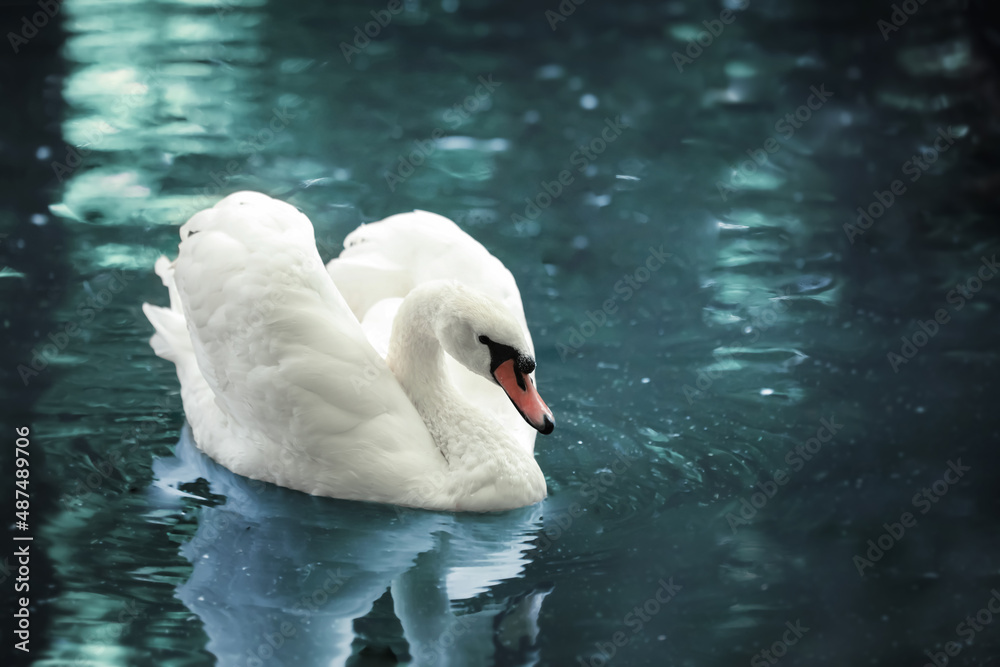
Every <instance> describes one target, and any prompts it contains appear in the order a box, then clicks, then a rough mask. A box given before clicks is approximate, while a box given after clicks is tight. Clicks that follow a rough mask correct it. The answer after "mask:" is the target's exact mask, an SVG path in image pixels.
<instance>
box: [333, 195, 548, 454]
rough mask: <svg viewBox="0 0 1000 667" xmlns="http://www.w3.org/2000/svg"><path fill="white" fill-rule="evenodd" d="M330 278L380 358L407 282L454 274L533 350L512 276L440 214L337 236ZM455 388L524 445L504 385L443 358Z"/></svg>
mask: <svg viewBox="0 0 1000 667" xmlns="http://www.w3.org/2000/svg"><path fill="white" fill-rule="evenodd" d="M327 269H328V271H329V272H330V275H331V276H332V277H333V282H334V283H335V284H336V285H337V288H338V289H339V290H340V292H341V294H343V296H344V298H345V300H346V301H347V303H348V305H349V306H350V308H351V310H352V312H354V314H355V315H356V316H357V318H358V319H359V320H360V321H361V323H362V325H363V327H364V332H365V333H366V335H367V336H368V339H369V340H370V341H371V343H372V345H373V346H374V347H375V348H376V349H377V350H378V351H379V353H380V354H381V355H382V356H383V357H384V356H385V353H386V351H387V348H388V340H389V333H390V331H391V329H392V322H393V319H394V318H395V314H396V310H397V309H398V308H399V304H400V303H401V302H402V299H403V298H404V297H406V295H407V294H408V293H409V292H410V290H412V289H413V288H415V287H417V286H418V285H420V284H422V283H425V282H427V281H430V280H442V279H445V280H457V281H459V282H461V283H464V284H465V285H468V286H469V287H473V288H475V289H478V290H480V291H481V292H484V293H486V294H488V295H489V296H492V297H493V298H495V299H497V300H499V301H500V302H501V303H503V304H504V305H505V306H506V307H507V308H508V309H509V310H510V312H511V313H512V314H513V315H514V317H515V318H516V319H517V321H518V323H519V324H520V325H521V329H522V330H523V332H524V338H525V340H526V341H527V344H528V347H529V349H530V351H531V353H532V354H534V345H533V343H532V342H531V333H530V332H529V331H528V325H527V321H526V319H525V316H524V306H523V305H522V303H521V292H520V291H519V290H518V288H517V282H516V281H515V280H514V276H513V275H512V274H511V272H510V271H509V270H508V269H507V267H506V266H504V265H503V262H501V261H500V260H499V259H497V258H496V257H494V256H493V255H492V254H490V252H489V251H488V250H487V249H486V248H484V247H483V245H482V244H481V243H479V242H478V241H476V240H475V239H474V238H472V237H471V236H469V234H467V233H466V232H464V231H463V230H462V229H461V228H460V227H459V226H458V225H456V224H455V223H454V222H452V221H451V220H449V219H448V218H445V217H444V216H441V215H437V214H435V213H429V212H427V211H413V212H412V213H400V214H398V215H393V216H390V217H388V218H386V219H385V220H382V221H380V222H375V223H370V224H366V225H362V226H361V227H358V228H357V229H355V230H354V231H353V232H351V233H350V234H348V235H347V238H345V239H344V250H343V252H341V253H340V256H339V257H337V258H336V259H334V260H332V261H331V262H330V263H329V264H327ZM447 361H448V363H447V366H448V372H449V375H450V377H451V379H452V381H453V382H454V384H455V385H456V386H457V387H458V389H459V391H460V392H461V393H462V394H463V395H464V396H466V397H467V398H469V400H470V401H472V402H473V403H475V404H476V405H477V406H479V407H481V408H482V409H484V410H486V411H487V412H488V413H490V414H491V415H493V416H494V418H496V419H497V420H498V421H500V423H501V424H503V425H505V426H506V427H507V428H508V429H509V430H510V431H511V432H512V433H513V434H514V437H515V438H516V439H517V441H518V442H520V443H521V444H522V445H524V447H525V448H526V449H528V451H533V450H534V443H535V435H536V431H535V429H533V428H532V427H531V426H530V425H529V424H527V423H526V422H525V421H524V419H523V418H522V417H521V416H520V414H519V413H518V412H517V410H516V409H515V408H514V406H513V405H511V402H510V399H509V398H508V397H507V395H506V394H505V393H504V392H503V390H502V389H501V388H500V387H499V386H497V385H495V384H493V383H491V382H489V381H488V380H485V379H484V378H482V377H480V376H478V375H476V374H475V373H473V372H471V371H469V370H468V369H467V368H465V367H464V366H462V365H461V364H459V363H458V362H457V361H455V360H454V359H453V358H451V357H448V358H447Z"/></svg>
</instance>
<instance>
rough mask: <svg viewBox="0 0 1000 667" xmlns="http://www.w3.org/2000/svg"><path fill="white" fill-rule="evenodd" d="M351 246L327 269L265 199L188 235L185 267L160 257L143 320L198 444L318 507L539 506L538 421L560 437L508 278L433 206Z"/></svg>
mask: <svg viewBox="0 0 1000 667" xmlns="http://www.w3.org/2000/svg"><path fill="white" fill-rule="evenodd" d="M344 245H345V249H344V252H343V253H342V254H341V256H340V257H339V258H338V259H335V260H334V261H332V262H331V263H330V265H329V267H324V266H323V263H322V260H321V259H320V257H319V254H318V252H317V250H316V243H315V236H314V231H313V228H312V224H311V223H310V222H309V220H308V218H306V216H305V215H303V214H302V213H300V212H299V211H297V210H296V209H295V208H294V207H292V206H290V205H288V204H286V203H283V202H279V201H276V200H274V199H271V198H270V197H267V196H266V195H263V194H259V193H253V192H241V193H236V194H233V195H230V196H229V197H227V198H225V199H224V200H222V201H221V202H219V203H218V204H217V205H216V206H215V207H213V208H211V209H207V210H205V211H201V212H200V213H198V214H196V215H195V216H193V217H192V218H191V219H190V220H189V221H188V222H187V223H186V224H185V225H183V226H182V227H181V243H180V249H179V254H178V257H177V259H176V260H175V261H174V262H170V261H169V260H167V258H165V257H161V258H160V259H159V260H158V261H157V262H156V272H157V274H158V275H159V276H160V277H161V278H162V279H163V282H164V284H165V285H166V286H167V288H168V291H169V294H170V308H169V309H168V308H161V307H156V306H151V305H149V304H144V306H143V310H144V312H145V313H146V315H147V317H148V318H149V320H150V322H151V323H152V324H153V325H154V327H155V329H156V335H154V336H153V338H152V341H151V344H152V346H153V349H154V351H155V352H156V354H157V355H159V356H161V357H163V358H165V359H169V360H170V361H172V362H174V364H175V365H176V367H177V375H178V378H179V379H180V382H181V393H182V398H183V402H184V409H185V413H186V415H187V418H188V421H189V422H190V424H191V428H192V431H193V433H194V439H195V441H196V442H197V444H198V446H199V448H200V449H201V450H202V451H204V452H205V453H206V454H208V455H209V456H210V457H212V458H213V459H215V460H216V461H218V462H219V463H220V464H222V465H224V466H225V467H227V468H229V469H230V470H232V471H233V472H236V473H238V474H241V475H244V476H247V477H251V478H254V479H260V480H264V481H268V482H273V483H275V484H279V485H281V486H286V487H289V488H293V489H298V490H300V491H304V492H306V493H311V494H314V495H324V496H332V497H337V498H345V499H352V500H369V501H375V502H385V503H393V504H398V505H409V506H418V507H426V508H430V509H446V510H475V511H485V510H501V509H508V508H512V507H518V506H522V505H527V504H531V503H533V502H537V501H538V500H540V499H541V498H543V497H544V496H545V481H544V477H543V475H542V473H541V471H540V470H539V468H538V465H537V464H536V463H535V461H534V457H533V445H534V435H535V431H534V429H533V428H531V425H529V424H528V423H527V422H526V421H525V420H528V419H529V418H531V419H532V420H533V423H534V425H535V426H536V428H539V429H541V430H543V432H548V430H551V425H552V422H551V413H550V412H548V410H547V408H545V406H544V403H541V400H540V399H537V393H535V392H534V389H533V386H532V384H531V379H530V376H529V375H528V373H530V371H532V370H533V368H534V362H533V356H534V351H533V348H532V344H531V339H530V336H529V334H528V331H527V326H526V323H525V318H524V313H523V309H522V306H521V299H520V294H519V292H518V289H517V285H516V283H515V281H514V278H513V276H511V274H510V272H509V271H507V269H506V268H505V267H504V266H503V264H502V263H501V262H500V261H499V260H497V259H496V258H495V257H493V256H492V255H490V254H489V253H488V252H487V251H486V249H485V248H483V247H482V245H480V244H479V243H477V242H476V241H475V240H473V239H472V238H471V237H469V236H468V235H467V234H465V233H464V232H463V231H461V230H460V229H459V228H458V226H457V225H455V224H454V223H453V222H451V221H449V220H447V219H446V218H443V217H441V216H437V215H434V214H431V213H426V212H421V211H417V212H414V213H409V214H402V215H396V216H392V217H390V218H388V219H386V220H384V221H382V222H379V223H373V224H370V225H365V226H362V227H360V228H359V229H357V230H355V231H354V232H352V233H351V234H350V235H349V236H348V237H347V239H346V240H345V244H344ZM331 276H332V278H331ZM483 337H485V338H483ZM483 340H488V341H489V344H487V343H484V342H482V341H483ZM498 350H499V352H498ZM498 354H499V355H505V354H506V355H509V356H510V359H507V357H502V356H501V357H498V356H497V355H498ZM386 357H388V362H387V361H386ZM504 360H506V361H507V364H505V366H506V367H507V368H508V370H510V369H511V368H514V369H517V374H516V375H514V376H512V377H515V379H516V380H517V384H520V385H521V389H517V388H516V387H515V388H513V391H512V392H508V393H510V394H511V398H508V396H507V394H505V390H504V389H502V388H501V386H500V385H499V384H498V383H497V381H496V380H494V378H495V377H496V378H498V379H500V380H501V381H503V380H504V378H505V376H504V375H502V374H499V375H498V374H496V373H500V371H497V368H496V367H497V365H498V363H499V362H500V361H504ZM511 361H513V363H511ZM529 361H530V363H529ZM390 367H391V368H392V370H390ZM494 371H496V373H494ZM525 382H526V383H527V384H526V386H525V384H524V383H525ZM504 386H505V387H507V388H508V389H510V388H511V387H513V384H512V381H509V380H508V381H507V384H505V385H504ZM522 389H523V390H525V391H524V393H522V392H521V390H522ZM535 399H537V403H535V402H533V401H534V400H535ZM512 401H515V402H518V408H515V406H514V405H512ZM519 409H520V411H521V412H522V414H524V415H525V417H524V419H522V418H521V416H520V415H519V414H518V410H519ZM546 429H547V430H546Z"/></svg>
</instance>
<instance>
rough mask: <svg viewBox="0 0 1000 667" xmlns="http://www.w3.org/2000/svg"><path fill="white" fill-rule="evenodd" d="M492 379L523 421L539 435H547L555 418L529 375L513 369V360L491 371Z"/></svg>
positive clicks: (553, 424)
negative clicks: (501, 389)
mask: <svg viewBox="0 0 1000 667" xmlns="http://www.w3.org/2000/svg"><path fill="white" fill-rule="evenodd" d="M493 377H494V378H496V381H497V382H499V383H500V386H501V387H503V390H504V391H505V392H507V396H508V397H509V398H510V402H511V403H513V404H514V407H515V408H517V411H518V412H520V413H521V416H522V417H524V421H526V422H528V423H529V424H531V425H532V426H533V427H535V428H536V429H537V430H538V431H539V433H541V434H543V435H548V434H549V433H552V429H554V428H555V427H556V420H555V417H553V416H552V411H551V410H549V406H547V405H545V401H543V400H542V397H541V396H539V395H538V391H537V390H536V389H535V383H534V382H532V381H531V376H530V375H522V374H521V373H520V372H519V371H518V370H517V369H516V368H515V367H514V360H513V359H508V360H507V361H505V362H503V363H502V364H500V365H499V366H497V368H496V370H495V371H493Z"/></svg>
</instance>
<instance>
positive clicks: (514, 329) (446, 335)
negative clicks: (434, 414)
mask: <svg viewBox="0 0 1000 667" xmlns="http://www.w3.org/2000/svg"><path fill="white" fill-rule="evenodd" d="M452 289H453V290H454V291H453V293H452V299H450V303H449V304H448V306H449V307H448V308H446V309H445V312H446V314H445V315H444V316H443V317H442V319H441V320H440V325H439V327H438V330H437V337H438V340H439V341H441V346H442V347H443V348H444V349H445V351H446V352H447V353H448V354H450V355H451V356H452V357H454V358H455V359H456V360H457V361H458V362H459V363H461V364H462V365H463V366H465V367H466V368H468V369H469V370H470V371H472V372H473V373H475V374H477V375H479V376H481V377H484V378H486V379H487V380H489V381H491V382H493V383H495V384H498V385H500V387H501V388H502V389H503V390H504V392H505V393H506V394H507V397H508V398H510V401H511V403H513V404H514V407H515V408H517V411H518V412H520V413H521V416H522V417H523V418H524V420H525V421H526V422H528V423H529V424H531V426H533V427H534V428H535V429H537V430H538V431H539V432H540V433H542V434H545V435H547V434H549V433H551V432H552V430H553V429H554V428H555V417H553V416H552V411H551V410H549V408H548V406H547V405H545V401H543V400H542V397H541V396H539V395H538V390H537V389H535V382H534V379H533V378H532V376H531V374H532V373H533V372H534V370H535V359H534V356H533V355H532V354H531V348H530V347H529V346H528V343H527V341H526V340H525V337H524V333H523V331H522V330H521V325H520V324H519V323H518V321H517V319H516V318H515V317H514V315H513V314H512V313H511V312H510V310H509V309H508V308H507V307H506V306H504V305H503V304H502V303H501V302H500V301H498V300H496V299H493V298H492V297H490V296H487V295H486V294H483V293H482V292H479V291H478V290H472V289H470V288H468V287H465V286H463V285H458V284H454V285H452Z"/></svg>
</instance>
